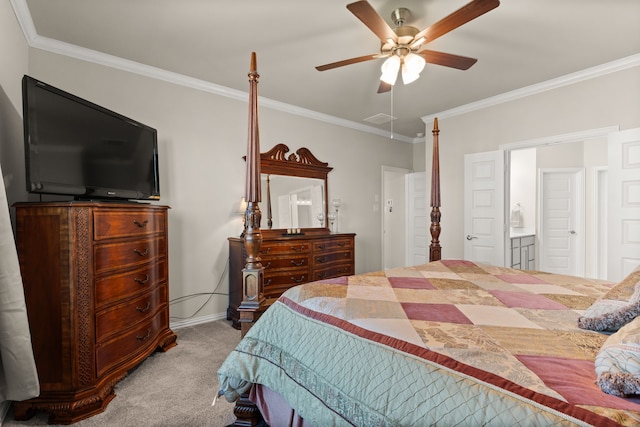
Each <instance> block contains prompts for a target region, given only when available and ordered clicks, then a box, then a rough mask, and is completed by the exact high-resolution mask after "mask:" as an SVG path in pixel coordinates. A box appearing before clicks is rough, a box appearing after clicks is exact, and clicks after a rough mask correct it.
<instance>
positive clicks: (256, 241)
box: [238, 52, 264, 337]
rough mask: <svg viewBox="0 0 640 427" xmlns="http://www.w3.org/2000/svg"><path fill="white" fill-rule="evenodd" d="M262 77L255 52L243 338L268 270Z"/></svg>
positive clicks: (255, 312) (256, 311) (260, 305)
mask: <svg viewBox="0 0 640 427" xmlns="http://www.w3.org/2000/svg"><path fill="white" fill-rule="evenodd" d="M259 77H260V75H259V74H258V69H257V64H256V53H255V52H252V53H251V68H250V71H249V136H248V139H247V171H246V176H245V192H244V199H245V200H246V201H247V208H246V210H245V212H244V223H245V233H244V247H245V249H246V251H247V263H246V265H245V268H244V269H243V270H242V302H241V303H240V306H239V307H238V312H239V313H240V324H241V329H242V336H243V337H244V336H245V334H246V333H247V331H249V328H251V326H252V325H253V324H254V323H255V322H256V321H257V320H258V317H260V313H261V312H262V311H263V310H264V267H263V266H262V263H261V262H260V261H261V259H260V246H261V245H262V234H261V233H260V220H261V218H262V213H261V212H260V207H259V206H258V202H259V201H260V199H261V191H262V190H261V187H260V132H259V130H258V79H259Z"/></svg>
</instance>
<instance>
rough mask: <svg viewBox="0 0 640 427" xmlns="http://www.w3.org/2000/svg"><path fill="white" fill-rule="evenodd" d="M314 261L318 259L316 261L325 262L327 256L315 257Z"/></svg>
mask: <svg viewBox="0 0 640 427" xmlns="http://www.w3.org/2000/svg"><path fill="white" fill-rule="evenodd" d="M316 261H318V262H327V257H326V256H323V257H318V258H316Z"/></svg>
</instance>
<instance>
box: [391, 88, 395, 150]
mask: <svg viewBox="0 0 640 427" xmlns="http://www.w3.org/2000/svg"><path fill="white" fill-rule="evenodd" d="M394 120H395V118H394V117H393V86H391V138H390V139H393V121H394Z"/></svg>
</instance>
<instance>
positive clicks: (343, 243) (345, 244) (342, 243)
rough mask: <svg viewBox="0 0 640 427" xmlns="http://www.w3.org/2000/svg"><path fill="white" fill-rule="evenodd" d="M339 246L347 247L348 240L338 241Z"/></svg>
mask: <svg viewBox="0 0 640 427" xmlns="http://www.w3.org/2000/svg"><path fill="white" fill-rule="evenodd" d="M338 246H341V247H343V248H344V247H345V246H347V242H338Z"/></svg>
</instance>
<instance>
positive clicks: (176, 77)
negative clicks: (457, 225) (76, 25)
mask: <svg viewBox="0 0 640 427" xmlns="http://www.w3.org/2000/svg"><path fill="white" fill-rule="evenodd" d="M10 2H11V5H12V7H13V10H14V12H15V14H16V18H17V19H18V23H19V25H20V27H21V28H22V32H23V34H24V37H25V39H26V41H27V44H28V45H29V47H31V48H34V49H40V50H44V51H47V52H51V53H55V54H58V55H64V56H68V57H71V58H75V59H79V60H81V61H87V62H92V63H94V64H98V65H103V66H105V67H110V68H114V69H118V70H121V71H126V72H129V73H133V74H138V75H141V76H145V77H149V78H152V79H156V80H161V81H164V82H168V83H172V84H176V85H179V86H184V87H188V88H191V89H195V90H199V91H203V92H208V93H212V94H214V95H219V96H224V97H226V98H231V99H235V100H237V101H243V102H248V99H249V94H248V92H245V91H240V90H237V89H231V88H228V87H226V86H221V85H218V84H215V83H211V82H208V81H205V80H201V79H196V78H193V77H189V76H185V75H183V74H179V73H174V72H172V71H168V70H164V69H161V68H157V67H153V66H149V65H145V64H141V63H139V62H135V61H130V60H128V59H124V58H120V57H117V56H113V55H109V54H106V53H102V52H98V51H95V50H91V49H86V48H83V47H80V46H77V45H73V44H70V43H65V42H62V41H59V40H55V39H51V38H48V37H42V36H40V35H38V33H37V32H36V29H35V26H34V24H33V19H32V18H31V13H30V12H29V7H28V5H27V2H26V0H10ZM259 100H260V107H264V108H270V109H272V110H276V111H282V112H285V113H288V114H292V115H296V116H301V117H305V118H309V119H313V120H317V121H320V122H325V123H329V124H333V125H336V126H341V127H345V128H350V129H354V130H357V131H360V132H365V133H370V134H373V135H377V136H381V137H384V138H390V139H393V140H396V141H401V142H407V143H415V142H416V141H415V139H414V138H411V137H408V136H406V135H399V134H394V135H390V134H389V132H388V131H386V130H384V129H379V128H375V127H372V126H367V125H363V124H361V123H358V122H354V121H351V120H346V119H342V118H339V117H335V116H331V115H329V114H324V113H320V112H317V111H313V110H309V109H306V108H302V107H298V106H295V105H291V104H287V103H284V102H280V101H276V100H273V99H270V98H264V97H259Z"/></svg>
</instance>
